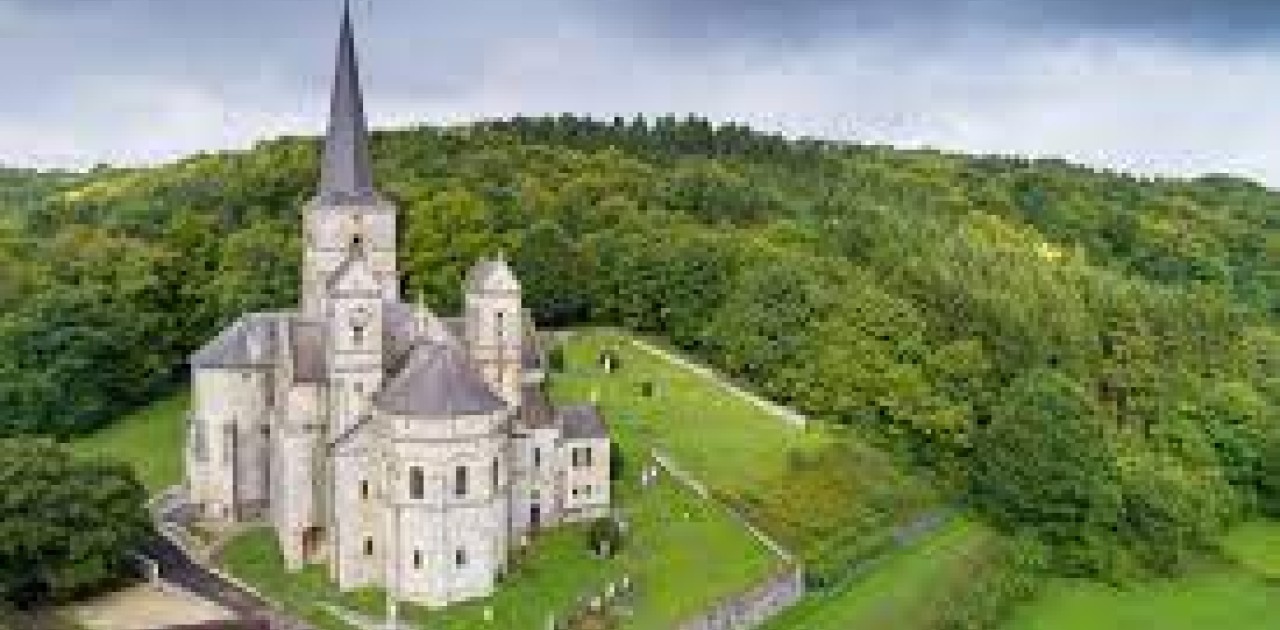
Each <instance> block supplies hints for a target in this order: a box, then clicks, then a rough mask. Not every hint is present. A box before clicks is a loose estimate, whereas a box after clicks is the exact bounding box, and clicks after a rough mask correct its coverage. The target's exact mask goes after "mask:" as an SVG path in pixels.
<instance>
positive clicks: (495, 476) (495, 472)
mask: <svg viewBox="0 0 1280 630" xmlns="http://www.w3.org/2000/svg"><path fill="white" fill-rule="evenodd" d="M500 472H501V471H500V470H499V468H498V458H497V457H495V458H493V491H494V492H497V491H498V486H499V485H500V484H499V483H498V474H499V473H500Z"/></svg>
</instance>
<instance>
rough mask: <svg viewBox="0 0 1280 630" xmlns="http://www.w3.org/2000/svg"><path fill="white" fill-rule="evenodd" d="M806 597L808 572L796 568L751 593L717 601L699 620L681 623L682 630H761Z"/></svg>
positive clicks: (769, 579)
mask: <svg viewBox="0 0 1280 630" xmlns="http://www.w3.org/2000/svg"><path fill="white" fill-rule="evenodd" d="M802 597H804V570H803V569H801V567H799V566H794V567H791V568H788V569H786V570H784V571H782V572H780V573H778V574H776V575H773V576H770V577H769V578H768V579H766V580H765V581H763V582H761V583H760V584H758V585H756V586H755V587H753V588H752V589H751V590H748V591H746V592H743V593H740V594H738V595H734V596H732V597H727V598H725V599H723V600H721V601H719V602H716V603H715V605H713V606H711V607H710V608H708V609H707V610H704V611H703V612H702V613H700V614H698V615H697V616H696V617H694V618H691V619H688V620H686V621H685V622H683V623H681V624H680V626H679V630H749V629H750V628H758V627H760V626H761V625H764V623H765V622H766V621H768V620H769V619H771V618H773V616H774V615H777V614H778V613H780V612H782V611H784V610H786V609H787V608H790V607H791V606H792V605H794V604H795V603H796V602H798V601H800V598H802Z"/></svg>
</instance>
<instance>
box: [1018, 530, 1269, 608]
mask: <svg viewBox="0 0 1280 630" xmlns="http://www.w3.org/2000/svg"><path fill="white" fill-rule="evenodd" d="M1223 547H1224V550H1225V552H1226V555H1227V556H1228V557H1229V558H1230V559H1232V560H1234V561H1236V562H1237V563H1238V566H1235V567H1232V566H1221V567H1216V568H1209V569H1205V570H1202V571H1199V572H1197V573H1196V574H1194V575H1191V576H1188V577H1183V578H1179V579H1176V580H1168V581H1161V582H1155V583H1151V584H1143V585H1139V586H1135V587H1131V588H1126V589H1123V590H1122V589H1116V588H1111V587H1108V586H1105V585H1100V584H1095V583H1089V582H1079V581H1060V582H1056V583H1055V584H1053V585H1052V586H1051V588H1050V589H1049V591H1048V593H1047V594H1046V595H1044V596H1043V597H1041V598H1040V599H1039V600H1037V601H1035V602H1033V603H1032V604H1030V605H1028V606H1026V607H1025V608H1024V609H1023V610H1021V611H1020V613H1019V614H1018V615H1017V616H1016V617H1015V618H1014V620H1013V621H1011V622H1010V623H1009V624H1008V625H1007V626H1006V627H1005V630H1076V629H1078V628H1089V629H1090V630H1130V629H1132V628H1159V629H1160V630H1264V629H1272V628H1277V627H1280V620H1277V618H1276V613H1277V611H1280V608H1278V606H1280V585H1277V583H1276V581H1275V580H1276V578H1277V577H1278V576H1280V523H1255V524H1250V525H1245V526H1243V527H1241V528H1239V529H1237V530H1235V531H1233V532H1232V533H1231V534H1229V535H1228V536H1227V537H1226V538H1225V539H1224V541H1223ZM1268 576H1269V577H1270V581H1268Z"/></svg>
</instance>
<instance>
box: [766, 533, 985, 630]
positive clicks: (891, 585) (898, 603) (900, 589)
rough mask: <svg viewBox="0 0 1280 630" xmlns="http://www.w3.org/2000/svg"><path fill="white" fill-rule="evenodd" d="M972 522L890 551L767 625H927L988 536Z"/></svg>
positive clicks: (826, 628) (835, 628)
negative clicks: (864, 570)
mask: <svg viewBox="0 0 1280 630" xmlns="http://www.w3.org/2000/svg"><path fill="white" fill-rule="evenodd" d="M990 537H991V534H990V532H988V531H987V530H986V529H985V528H983V527H982V526H981V525H978V524H976V523H974V522H973V521H969V520H964V519H957V520H955V521H952V522H951V523H950V524H948V525H947V526H946V527H944V528H942V529H940V530H939V531H938V532H936V533H934V534H933V535H931V536H929V537H928V538H926V539H925V540H923V541H921V542H920V543H918V544H917V545H915V546H913V547H910V548H907V549H903V550H900V551H897V552H894V553H892V554H891V555H890V556H889V557H887V558H886V559H885V560H884V561H883V563H882V564H879V565H878V566H875V567H874V568H873V569H871V570H870V571H869V572H868V573H867V574H866V576H865V577H863V578H861V579H859V580H856V581H854V582H852V583H851V584H850V585H848V586H847V587H846V588H844V589H840V590H837V591H835V592H831V593H813V594H810V595H809V596H808V597H806V598H805V599H804V600H803V601H802V602H801V603H800V604H798V605H797V606H795V607H794V608H792V609H790V610H788V611H787V612H785V613H783V614H782V615H780V616H779V617H777V618H775V619H774V620H773V621H772V622H771V623H769V624H768V625H766V626H765V628H766V629H767V630H878V629H881V628H896V629H901V630H905V629H909V628H919V627H927V624H928V622H929V621H931V620H932V617H933V615H934V613H935V612H936V610H937V608H938V607H939V606H941V602H938V601H937V598H938V596H939V594H940V593H945V592H948V588H947V587H948V585H949V584H950V583H951V582H953V581H955V580H963V579H965V577H966V571H967V568H968V564H967V563H966V562H965V559H966V558H968V557H969V556H970V555H971V554H972V553H974V552H976V551H977V550H979V548H980V547H981V546H982V545H984V544H986V543H987V542H989V541H990Z"/></svg>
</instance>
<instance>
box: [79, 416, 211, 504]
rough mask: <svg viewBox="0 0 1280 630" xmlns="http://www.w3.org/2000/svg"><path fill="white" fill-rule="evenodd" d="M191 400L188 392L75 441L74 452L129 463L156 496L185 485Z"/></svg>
mask: <svg viewBox="0 0 1280 630" xmlns="http://www.w3.org/2000/svg"><path fill="white" fill-rule="evenodd" d="M189 401H190V398H189V397H188V395H187V394H185V393H183V394H177V395H174V396H171V397H169V398H165V399H163V400H160V401H158V402H156V403H154V404H152V405H150V406H148V407H144V408H142V409H139V410H138V411H135V412H134V413H131V414H129V415H127V416H124V417H123V418H120V419H119V420H117V421H116V422H114V423H112V424H111V425H110V426H108V427H107V428H105V429H103V430H101V431H99V432H98V433H95V434H93V435H90V436H88V437H84V438H80V439H78V440H75V441H73V442H72V443H71V450H72V451H73V452H75V453H78V454H81V455H89V456H96V457H104V458H108V459H115V460H120V461H123V462H126V463H128V464H129V465H130V466H132V467H133V469H134V471H136V472H137V474H138V479H139V480H141V481H142V483H143V485H145V486H146V487H147V490H148V491H150V492H152V493H156V492H159V491H161V490H164V489H165V488H168V487H169V486H172V485H174V484H178V483H181V482H182V465H183V464H182V455H183V452H184V450H185V449H184V446H185V443H186V436H185V431H186V422H184V421H183V418H184V417H185V415H186V413H187V407H188V405H189V404H190V403H189Z"/></svg>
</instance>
